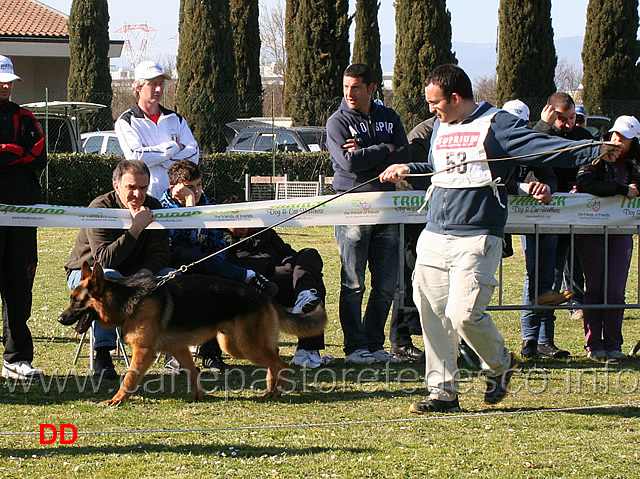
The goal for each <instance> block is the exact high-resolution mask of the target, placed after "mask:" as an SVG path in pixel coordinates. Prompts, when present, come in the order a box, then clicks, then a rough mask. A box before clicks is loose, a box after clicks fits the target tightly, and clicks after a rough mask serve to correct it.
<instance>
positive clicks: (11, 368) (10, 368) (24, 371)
mask: <svg viewBox="0 0 640 479" xmlns="http://www.w3.org/2000/svg"><path fill="white" fill-rule="evenodd" d="M42 375H43V374H42V371H40V370H39V369H36V368H34V367H33V366H31V363H30V362H29V361H17V362H15V363H8V362H6V361H5V362H4V364H3V365H2V377H3V378H7V379H34V378H38V377H41V376H42Z"/></svg>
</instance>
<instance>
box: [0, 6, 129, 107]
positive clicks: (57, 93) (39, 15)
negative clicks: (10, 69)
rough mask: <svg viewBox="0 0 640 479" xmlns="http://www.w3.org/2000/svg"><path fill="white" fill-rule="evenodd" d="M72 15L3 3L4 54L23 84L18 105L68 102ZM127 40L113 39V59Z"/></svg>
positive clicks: (0, 42) (0, 50) (0, 39)
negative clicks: (47, 97)
mask: <svg viewBox="0 0 640 479" xmlns="http://www.w3.org/2000/svg"><path fill="white" fill-rule="evenodd" d="M67 20H68V16H67V15H65V14H64V13H62V12H59V11H57V10H55V9H54V8H51V7H49V6H47V5H45V4H44V3H41V2H38V1H36V0H0V54H1V55H5V56H7V57H9V58H11V61H12V62H13V64H14V66H15V69H16V73H17V74H18V75H19V76H20V77H21V78H22V80H23V81H22V82H16V83H15V85H14V90H13V99H14V101H16V102H18V103H26V102H32V101H42V100H44V99H45V88H48V91H49V100H66V99H67V79H68V77H69V64H70V59H69V32H68V30H67ZM123 45H124V41H119V40H112V41H111V42H110V48H109V58H118V57H120V54H121V52H122V47H123Z"/></svg>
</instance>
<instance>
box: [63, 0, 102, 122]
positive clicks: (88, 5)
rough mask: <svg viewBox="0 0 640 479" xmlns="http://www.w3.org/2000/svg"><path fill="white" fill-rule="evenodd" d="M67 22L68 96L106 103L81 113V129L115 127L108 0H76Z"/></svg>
mask: <svg viewBox="0 0 640 479" xmlns="http://www.w3.org/2000/svg"><path fill="white" fill-rule="evenodd" d="M67 26H68V30H69V54H70V57H71V63H70V66H69V80H68V82H67V90H68V97H69V100H71V101H86V102H90V103H101V104H103V105H107V108H102V109H101V110H99V111H98V112H97V113H92V114H84V115H80V116H79V117H78V126H79V128H80V131H82V132H85V131H93V130H112V129H113V117H112V114H111V100H112V98H113V90H112V89H111V73H110V71H109V8H108V6H107V0H73V3H72V4H71V12H70V13H69V21H68V25H67Z"/></svg>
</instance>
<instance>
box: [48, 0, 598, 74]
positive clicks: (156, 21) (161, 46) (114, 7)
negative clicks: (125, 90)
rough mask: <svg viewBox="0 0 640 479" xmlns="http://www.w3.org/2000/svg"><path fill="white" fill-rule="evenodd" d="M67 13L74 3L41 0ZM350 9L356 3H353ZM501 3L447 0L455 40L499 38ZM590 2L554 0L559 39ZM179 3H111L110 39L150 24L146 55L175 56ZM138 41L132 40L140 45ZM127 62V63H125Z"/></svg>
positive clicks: (384, 5)
mask: <svg viewBox="0 0 640 479" xmlns="http://www.w3.org/2000/svg"><path fill="white" fill-rule="evenodd" d="M40 1H42V3H45V4H46V5H49V6H51V7H53V8H55V9H57V10H59V11H61V12H63V13H66V14H68V13H69V11H70V9H71V3H72V0H40ZM278 1H280V2H282V3H284V0H260V3H261V4H263V3H264V4H266V5H273V4H275V3H276V2H278ZM350 2H351V10H352V11H353V9H354V8H355V0H350ZM393 3H394V2H393V0H381V7H380V15H379V18H380V34H381V41H382V43H383V44H393V43H394V38H395V25H394V16H395V11H394V8H393ZM499 3H500V2H499V0H480V1H478V0H448V1H447V8H448V9H449V10H450V11H451V23H452V25H451V26H452V32H453V41H456V42H466V43H493V42H495V39H496V28H497V17H498V6H499ZM587 3H588V0H570V1H568V0H553V1H552V11H551V17H552V19H553V28H554V33H555V36H556V38H566V37H572V36H581V35H583V34H584V26H585V20H586V11H587ZM179 5H180V1H179V0H136V1H133V2H132V1H131V0H109V14H110V17H111V20H110V32H111V38H112V39H114V40H118V39H122V36H121V35H120V34H116V33H114V32H115V31H116V30H117V29H119V28H120V27H122V26H123V25H124V24H125V23H127V24H142V23H147V24H148V25H149V26H151V27H154V28H156V29H157V30H158V32H155V33H154V34H152V37H151V38H150V39H149V43H148V47H147V56H148V57H149V58H152V59H155V60H162V58H163V57H166V56H169V55H175V53H176V51H177V44H178V42H177V40H176V39H175V36H176V34H177V32H178V10H179ZM138 41H139V39H135V38H134V39H133V42H134V45H135V46H137V43H135V42H138ZM123 63H124V62H123Z"/></svg>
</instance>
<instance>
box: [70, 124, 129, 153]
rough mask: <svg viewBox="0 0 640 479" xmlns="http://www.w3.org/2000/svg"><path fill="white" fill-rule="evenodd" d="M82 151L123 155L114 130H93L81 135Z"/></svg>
mask: <svg viewBox="0 0 640 479" xmlns="http://www.w3.org/2000/svg"><path fill="white" fill-rule="evenodd" d="M80 139H81V140H82V151H84V152H85V153H98V154H100V155H118V156H120V155H123V153H122V148H120V142H119V141H118V137H117V136H116V132H115V131H114V130H110V131H92V132H90V133H83V134H82V135H80Z"/></svg>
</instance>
